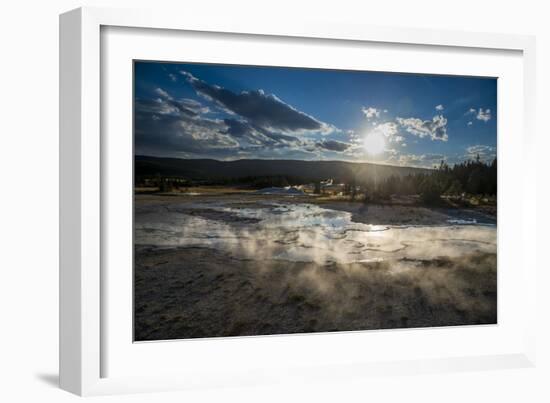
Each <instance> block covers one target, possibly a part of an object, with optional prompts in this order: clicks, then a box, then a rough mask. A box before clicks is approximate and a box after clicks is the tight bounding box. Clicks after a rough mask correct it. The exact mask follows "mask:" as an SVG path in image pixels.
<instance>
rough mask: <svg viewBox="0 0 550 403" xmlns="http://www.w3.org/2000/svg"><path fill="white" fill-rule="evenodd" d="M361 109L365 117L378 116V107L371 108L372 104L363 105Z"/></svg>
mask: <svg viewBox="0 0 550 403" xmlns="http://www.w3.org/2000/svg"><path fill="white" fill-rule="evenodd" d="M361 111H362V112H363V114H364V115H365V116H366V117H367V119H373V118H378V117H380V109H376V108H373V107H372V106H369V107H368V108H365V107H363V108H361Z"/></svg>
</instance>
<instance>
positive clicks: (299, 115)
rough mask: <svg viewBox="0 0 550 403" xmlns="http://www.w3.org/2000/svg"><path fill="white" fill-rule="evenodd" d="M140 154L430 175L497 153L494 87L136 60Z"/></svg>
mask: <svg viewBox="0 0 550 403" xmlns="http://www.w3.org/2000/svg"><path fill="white" fill-rule="evenodd" d="M134 73H135V104H134V107H135V114H134V116H135V126H134V128H135V149H136V154H140V155H154V156H170V157H180V158H214V159H220V160H234V159H243V158H264V159H273V158H276V159H306V160H347V161H369V162H379V163H386V164H391V165H403V166H424V167H431V166H433V165H435V164H439V162H440V161H441V160H445V161H447V162H448V163H449V164H451V165H452V164H454V163H456V162H461V161H463V160H465V159H469V158H470V159H472V158H475V157H476V156H477V155H478V154H479V155H480V157H481V158H482V159H484V160H491V159H492V158H494V157H495V155H496V142H497V136H496V133H497V129H496V127H497V126H496V118H497V116H496V110H497V105H496V103H497V80H496V79H494V78H477V77H460V76H434V75H420V74H399V73H382V72H364V71H360V72H359V71H343V70H322V69H300V68H286V67H253V66H228V65H206V64H187V63H158V62H135V70H134Z"/></svg>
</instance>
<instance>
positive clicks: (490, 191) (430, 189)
mask: <svg viewBox="0 0 550 403" xmlns="http://www.w3.org/2000/svg"><path fill="white" fill-rule="evenodd" d="M351 187H352V188H354V185H353V184H352V186H351ZM362 187H363V191H364V198H365V201H372V200H376V199H379V200H383V199H389V198H390V197H391V195H419V196H420V198H421V200H422V201H423V202H425V203H436V202H438V201H439V200H440V198H441V196H444V195H445V196H454V197H463V196H465V195H475V196H480V195H486V196H496V194H497V160H496V158H495V159H494V160H493V161H491V162H484V161H482V160H481V159H480V157H479V155H478V156H477V157H476V158H475V159H474V160H468V161H465V162H462V163H459V164H455V165H453V167H450V166H449V165H448V164H447V163H446V162H445V161H441V163H440V165H439V166H438V167H437V168H436V169H434V170H433V171H432V172H431V173H418V174H409V175H405V176H390V177H388V178H386V179H384V180H381V181H379V182H376V181H370V182H369V183H365V184H363V186H362ZM350 195H351V196H352V198H353V196H354V195H353V193H350Z"/></svg>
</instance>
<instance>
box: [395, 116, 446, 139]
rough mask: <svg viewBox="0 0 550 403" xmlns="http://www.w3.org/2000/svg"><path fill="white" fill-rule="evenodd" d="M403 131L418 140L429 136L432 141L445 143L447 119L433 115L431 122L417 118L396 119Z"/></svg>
mask: <svg viewBox="0 0 550 403" xmlns="http://www.w3.org/2000/svg"><path fill="white" fill-rule="evenodd" d="M396 121H397V123H399V124H400V125H401V126H402V127H404V128H405V130H406V131H407V132H409V133H411V134H413V135H415V136H418V137H420V138H423V137H426V136H429V137H430V138H431V139H432V140H441V141H447V140H448V139H449V136H448V135H447V119H446V118H445V117H444V116H443V115H435V116H434V117H433V118H432V120H422V119H418V118H406V119H404V118H399V117H398V118H396Z"/></svg>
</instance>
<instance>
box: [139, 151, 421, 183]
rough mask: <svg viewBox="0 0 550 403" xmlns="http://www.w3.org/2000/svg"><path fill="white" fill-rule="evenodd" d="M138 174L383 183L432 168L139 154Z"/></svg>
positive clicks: (229, 178)
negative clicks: (225, 159) (186, 157)
mask: <svg viewBox="0 0 550 403" xmlns="http://www.w3.org/2000/svg"><path fill="white" fill-rule="evenodd" d="M134 168H135V175H136V177H144V176H154V175H161V176H178V177H184V178H187V179H191V180H196V181H201V180H205V181H216V180H220V181H221V180H231V179H234V180H238V179H242V178H247V177H268V176H288V177H294V178H304V179H307V180H310V181H318V180H325V179H335V180H336V181H339V182H343V181H350V180H352V178H354V179H355V180H357V181H359V182H361V181H363V180H383V179H385V178H387V177H389V176H392V175H394V176H404V175H408V174H415V173H428V172H431V170H430V169H425V168H413V167H400V166H391V165H381V164H373V163H368V162H347V161H303V160H264V159H241V160H234V161H219V160H214V159H182V158H163V157H151V156H143V155H136V156H135V166H134Z"/></svg>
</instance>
